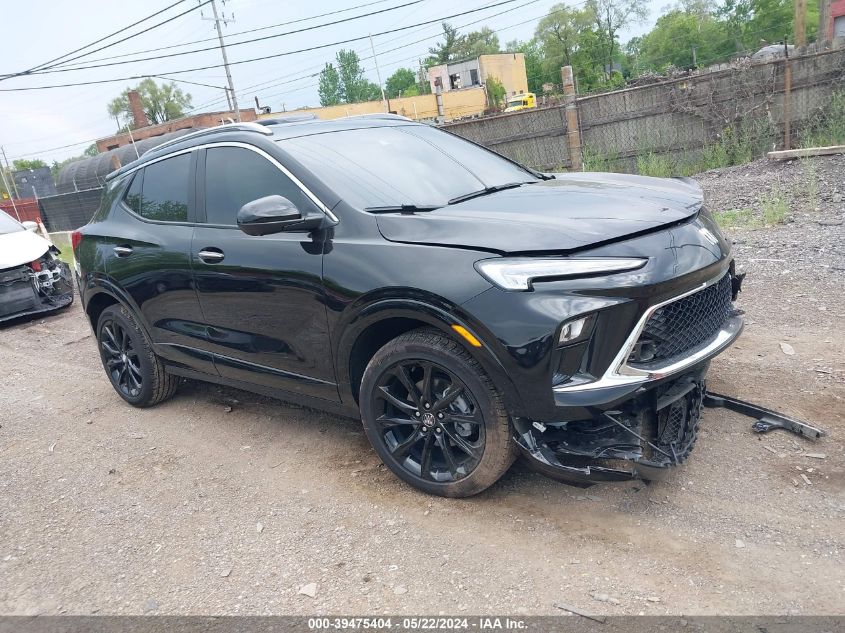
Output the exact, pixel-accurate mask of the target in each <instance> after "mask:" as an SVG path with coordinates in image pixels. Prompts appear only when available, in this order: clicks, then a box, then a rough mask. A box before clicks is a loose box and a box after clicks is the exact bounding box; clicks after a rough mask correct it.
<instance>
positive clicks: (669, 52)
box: [629, 9, 734, 71]
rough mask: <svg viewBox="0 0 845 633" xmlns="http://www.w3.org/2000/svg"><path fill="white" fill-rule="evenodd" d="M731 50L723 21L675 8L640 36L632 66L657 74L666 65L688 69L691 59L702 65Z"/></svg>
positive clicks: (690, 65) (720, 57)
mask: <svg viewBox="0 0 845 633" xmlns="http://www.w3.org/2000/svg"><path fill="white" fill-rule="evenodd" d="M629 50H630V47H629ZM733 50H734V45H733V42H732V39H731V37H730V35H729V33H728V29H727V27H726V25H725V23H724V22H721V21H719V20H717V19H716V18H715V17H713V16H712V15H710V14H707V13H705V14H703V15H702V14H695V13H687V12H685V11H681V10H677V9H676V10H674V11H670V12H669V13H667V14H665V15H662V16H661V17H660V18H658V20H657V23H656V24H655V25H654V28H653V29H652V30H651V31H649V32H648V33H647V34H646V35H644V36H643V37H642V39H641V40H640V42H639V45H638V49H637V51H636V57H637V62H636V64H637V66H638V68H639V69H650V70H658V71H660V70H663V69H665V68H666V67H667V66H669V65H672V66H676V67H677V68H691V67H692V66H693V56H695V58H696V61H697V62H698V63H705V64H706V63H710V62H713V61H716V60H718V59H724V58H725V57H727V56H729V55H730V53H731V52H733ZM693 51H695V54H693Z"/></svg>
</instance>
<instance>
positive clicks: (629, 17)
mask: <svg viewBox="0 0 845 633" xmlns="http://www.w3.org/2000/svg"><path fill="white" fill-rule="evenodd" d="M586 8H587V10H588V11H590V12H591V13H592V16H593V20H594V22H595V27H596V28H595V31H596V35H597V36H598V37H597V40H596V44H597V46H598V49H599V51H600V57H599V60H597V61H600V63H601V66H602V69H603V70H604V73H605V76H606V77H607V79H610V78H611V75H612V71H611V69H612V68H613V62H614V60H615V58H616V53H617V48H618V43H617V41H616V40H617V37H618V35H619V31H620V30H621V29H623V28H625V27H626V26H629V25H631V24H639V23H641V22H643V21H644V20H645V19H646V18H647V17H648V0H587V4H586Z"/></svg>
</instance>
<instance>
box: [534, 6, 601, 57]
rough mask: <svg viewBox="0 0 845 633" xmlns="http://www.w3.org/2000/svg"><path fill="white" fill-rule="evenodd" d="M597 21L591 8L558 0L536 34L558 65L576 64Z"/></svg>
mask: <svg viewBox="0 0 845 633" xmlns="http://www.w3.org/2000/svg"><path fill="white" fill-rule="evenodd" d="M594 22H595V15H594V14H593V12H592V11H590V10H589V9H572V8H570V7H568V6H566V5H564V4H556V5H553V6H552V8H551V9H549V13H548V14H547V15H546V16H545V17H544V18H542V19H541V20H540V21H539V22H538V23H537V29H536V31H535V33H534V36H535V37H536V38H537V40H538V41H539V42H540V43H541V44H542V47H543V53H544V55H545V58H546V59H547V60H549V62H551V63H552V64H553V66H554V67H555V68H556V69H559V68H560V67H561V66H572V65H573V59H574V57H575V53H576V52H577V51H578V50H579V49H580V48H581V45H582V44H583V39H584V35H585V33H587V32H589V31H590V30H591V29H592V27H593V23H594Z"/></svg>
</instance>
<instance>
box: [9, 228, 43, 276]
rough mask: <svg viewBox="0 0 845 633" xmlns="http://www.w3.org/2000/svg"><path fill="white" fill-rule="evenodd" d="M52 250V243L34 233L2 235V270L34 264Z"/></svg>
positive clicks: (23, 232)
mask: <svg viewBox="0 0 845 633" xmlns="http://www.w3.org/2000/svg"><path fill="white" fill-rule="evenodd" d="M49 248H50V243H49V242H48V241H47V240H45V239H44V238H43V237H41V236H40V235H36V234H35V233H33V232H32V231H15V232H14V233H3V234H0V270H2V269H4V268H14V267H15V266H21V265H22V264H28V263H30V262H34V261H35V260H36V259H38V258H39V257H41V256H42V255H43V254H44V253H46V252H47V249H49Z"/></svg>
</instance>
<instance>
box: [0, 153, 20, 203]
mask: <svg viewBox="0 0 845 633" xmlns="http://www.w3.org/2000/svg"><path fill="white" fill-rule="evenodd" d="M0 152H2V153H3V162H5V163H6V171H8V172H9V177H10V178H11V179H12V188H11V189H9V188H8V187H6V191H8V192H9V196H10V197H12V198H14V197H15V196H17V197H18V198H20V197H21V196H20V194H19V193H18V183H16V182H15V177H14V175H13V174H12V168H11V167H9V159H8V158H6V148H5V147H0ZM13 191H14V196H12V192H13ZM12 204H14V203H12ZM15 212H16V213H17V211H15Z"/></svg>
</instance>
